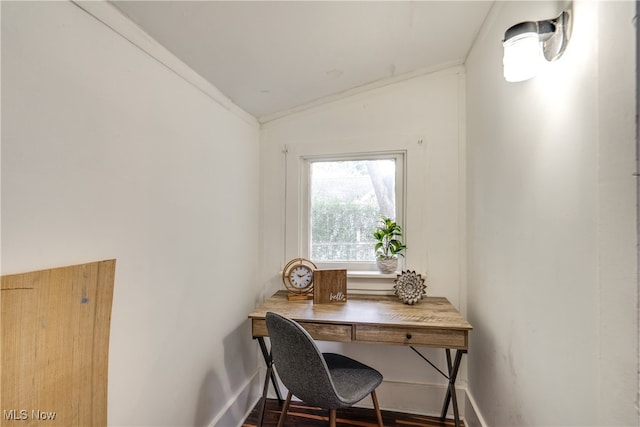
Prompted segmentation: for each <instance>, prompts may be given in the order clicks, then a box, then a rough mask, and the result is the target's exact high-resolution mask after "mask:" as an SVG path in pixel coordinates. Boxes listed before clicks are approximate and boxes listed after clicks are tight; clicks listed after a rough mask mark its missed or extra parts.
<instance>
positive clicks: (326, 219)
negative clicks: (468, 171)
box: [301, 153, 404, 271]
mask: <svg viewBox="0 0 640 427" xmlns="http://www.w3.org/2000/svg"><path fill="white" fill-rule="evenodd" d="M303 161H304V174H303V179H306V182H305V185H304V186H303V188H304V189H306V191H305V195H304V197H303V199H304V203H305V208H306V209H304V219H303V221H302V224H303V230H301V231H302V233H301V234H302V237H303V244H304V246H305V248H304V249H306V252H307V253H308V256H309V257H310V258H311V259H312V260H313V261H314V262H315V263H316V264H318V265H319V266H321V267H323V268H347V269H349V270H371V271H375V270H376V267H375V252H374V246H375V240H374V239H373V236H372V232H373V230H374V229H375V227H376V224H377V221H378V218H380V215H386V216H389V217H391V218H395V219H399V218H400V220H399V222H400V223H402V222H403V221H402V220H401V218H402V206H403V203H402V195H403V194H404V193H403V183H404V179H403V176H404V154H403V153H382V154H375V155H373V154H368V155H346V156H340V157H331V158H327V157H310V158H304V159H303Z"/></svg>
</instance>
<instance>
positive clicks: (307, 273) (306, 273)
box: [282, 258, 317, 295]
mask: <svg viewBox="0 0 640 427" xmlns="http://www.w3.org/2000/svg"><path fill="white" fill-rule="evenodd" d="M316 268H317V267H316V265H315V264H314V263H313V262H312V261H310V260H308V259H305V258H294V259H292V260H291V261H289V263H288V264H287V265H286V266H285V267H284V270H282V282H283V283H284V286H285V287H286V288H287V289H288V290H289V293H293V294H299V295H302V294H308V293H309V292H311V290H312V289H313V272H314V270H315V269H316Z"/></svg>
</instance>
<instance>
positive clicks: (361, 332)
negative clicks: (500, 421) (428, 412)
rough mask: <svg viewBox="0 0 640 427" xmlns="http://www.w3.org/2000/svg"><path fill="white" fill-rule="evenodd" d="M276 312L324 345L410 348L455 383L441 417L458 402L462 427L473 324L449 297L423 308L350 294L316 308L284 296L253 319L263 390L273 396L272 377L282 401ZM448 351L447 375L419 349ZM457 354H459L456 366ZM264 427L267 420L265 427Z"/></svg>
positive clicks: (273, 299)
mask: <svg viewBox="0 0 640 427" xmlns="http://www.w3.org/2000/svg"><path fill="white" fill-rule="evenodd" d="M269 311H272V312H274V313H278V314H280V315H282V316H285V317H288V318H291V319H293V320H295V321H297V322H298V323H300V324H301V325H302V326H303V327H304V328H305V329H306V330H307V331H308V332H309V334H310V335H311V336H312V337H313V338H314V339H316V340H320V341H338V342H364V343H379V344H395V345H406V346H409V347H410V348H411V349H412V350H413V351H415V352H416V353H417V354H418V355H419V356H420V357H421V358H422V359H424V360H425V361H426V362H428V363H429V364H430V365H431V366H433V367H434V368H435V369H436V370H437V371H438V372H440V374H442V375H443V376H444V377H445V378H447V379H448V380H449V387H448V388H447V393H446V396H445V402H444V405H443V408H442V413H441V417H442V418H443V419H444V418H445V416H446V414H447V410H448V407H449V402H452V406H453V412H454V418H455V421H456V426H458V425H459V420H460V417H459V414H458V404H457V399H456V395H455V380H456V377H457V374H458V368H459V367H460V361H461V359H462V355H463V354H464V353H466V352H467V349H468V346H469V331H470V330H471V329H472V327H471V325H470V324H469V322H467V321H466V320H465V318H464V317H463V316H462V314H460V312H459V311H458V310H456V308H455V307H453V306H452V305H451V303H450V302H449V301H448V300H447V299H446V298H439V297H426V298H424V299H422V300H421V301H420V302H419V303H418V304H415V305H407V304H403V303H402V302H400V301H399V300H398V298H397V297H395V296H386V295H349V296H348V300H347V302H346V303H334V304H314V303H313V301H312V300H302V301H289V300H288V299H287V292H286V291H279V292H277V293H275V294H274V295H273V296H271V297H270V298H269V299H268V300H267V301H265V303H264V304H262V305H261V306H260V307H258V308H256V309H255V310H254V311H253V312H252V313H251V314H249V318H250V319H251V328H252V333H253V337H254V338H256V339H257V340H258V342H259V344H260V348H261V350H262V354H263V356H264V359H265V363H266V364H267V367H268V372H267V377H266V378H265V384H264V390H263V404H264V401H265V399H266V396H267V390H268V386H269V378H271V381H272V383H273V385H274V388H275V389H276V394H277V395H278V399H280V400H281V399H282V397H281V396H280V392H279V389H278V386H277V381H276V378H275V375H274V374H273V370H272V363H271V356H270V355H269V352H268V350H267V347H266V344H265V342H264V337H266V336H268V335H269V334H268V331H267V325H266V321H265V316H266V314H267V312H269ZM414 345H415V346H425V347H437V348H444V349H445V351H446V356H447V365H448V366H447V371H448V373H445V372H443V371H442V370H440V369H438V368H437V367H436V366H435V365H434V364H433V363H431V362H430V361H429V360H428V359H427V358H426V357H424V356H423V355H422V354H421V353H420V352H419V351H418V350H416V349H415V348H414V347H413V346H414ZM451 349H455V350H456V356H455V361H454V362H453V363H452V361H451ZM261 424H262V417H260V423H259V425H261Z"/></svg>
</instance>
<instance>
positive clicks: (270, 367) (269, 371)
mask: <svg viewBox="0 0 640 427" xmlns="http://www.w3.org/2000/svg"><path fill="white" fill-rule="evenodd" d="M256 338H257V340H258V344H260V350H261V351H262V357H264V363H265V364H266V365H267V374H266V375H265V377H264V386H263V388H262V399H261V402H260V409H259V410H258V426H257V427H262V420H263V419H264V412H265V408H266V407H267V393H268V392H269V380H270V379H271V382H272V383H273V388H274V389H275V391H276V396H277V397H278V402H279V403H280V404H282V395H281V394H280V388H279V387H278V380H277V379H276V373H275V371H274V370H273V360H272V359H271V354H269V351H268V350H267V345H266V344H265V342H264V337H256Z"/></svg>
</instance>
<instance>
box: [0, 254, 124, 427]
mask: <svg viewBox="0 0 640 427" xmlns="http://www.w3.org/2000/svg"><path fill="white" fill-rule="evenodd" d="M115 263H116V262H115V260H107V261H99V262H94V263H89V264H82V265H76V266H71V267H62V268H55V269H50V270H42V271H36V272H30V273H24V274H15V275H8V276H2V285H1V288H0V289H1V290H2V292H1V293H0V306H1V319H0V329H1V338H2V341H0V411H1V413H0V426H2V427H11V426H16V427H18V426H25V425H28V426H48V427H54V426H65V427H71V426H78V427H86V426H94V427H100V426H106V425H107V367H108V360H109V327H110V320H111V303H112V298H113V283H114V275H115Z"/></svg>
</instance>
